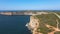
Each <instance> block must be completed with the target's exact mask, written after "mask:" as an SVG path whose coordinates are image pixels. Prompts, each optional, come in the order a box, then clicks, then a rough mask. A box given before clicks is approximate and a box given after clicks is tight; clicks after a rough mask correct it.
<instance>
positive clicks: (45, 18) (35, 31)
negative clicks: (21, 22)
mask: <svg viewBox="0 0 60 34" xmlns="http://www.w3.org/2000/svg"><path fill="white" fill-rule="evenodd" d="M59 24H60V15H59V14H58V13H51V12H50V13H48V12H44V13H40V14H39V15H32V16H31V17H30V22H29V23H28V24H26V26H27V27H28V29H29V30H31V32H32V34H60V25H59Z"/></svg>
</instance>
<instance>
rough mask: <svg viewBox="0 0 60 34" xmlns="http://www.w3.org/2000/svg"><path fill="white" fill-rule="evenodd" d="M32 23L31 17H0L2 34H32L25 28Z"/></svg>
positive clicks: (0, 32)
mask: <svg viewBox="0 0 60 34" xmlns="http://www.w3.org/2000/svg"><path fill="white" fill-rule="evenodd" d="M29 21H30V15H12V16H6V15H0V34H31V31H30V30H28V28H27V27H26V26H25V25H26V24H27V23H29Z"/></svg>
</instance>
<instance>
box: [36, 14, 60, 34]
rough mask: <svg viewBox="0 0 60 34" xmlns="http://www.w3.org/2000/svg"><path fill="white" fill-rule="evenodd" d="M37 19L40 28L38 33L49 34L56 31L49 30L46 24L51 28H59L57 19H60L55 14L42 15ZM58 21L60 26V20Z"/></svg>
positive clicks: (37, 16)
mask: <svg viewBox="0 0 60 34" xmlns="http://www.w3.org/2000/svg"><path fill="white" fill-rule="evenodd" d="M58 14H60V13H58ZM35 17H36V18H38V19H39V24H40V26H39V28H38V31H39V32H41V33H44V34H47V33H48V32H52V31H54V30H53V29H49V28H47V27H46V26H45V25H44V24H49V25H51V26H54V27H57V25H56V24H57V22H56V19H58V17H57V16H56V15H54V14H42V15H36V16H35ZM58 21H59V24H60V19H58ZM59 28H60V25H59Z"/></svg>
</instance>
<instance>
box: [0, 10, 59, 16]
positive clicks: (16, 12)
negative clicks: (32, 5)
mask: <svg viewBox="0 0 60 34" xmlns="http://www.w3.org/2000/svg"><path fill="white" fill-rule="evenodd" d="M39 12H60V10H5V11H4V10H0V14H1V15H36V14H39Z"/></svg>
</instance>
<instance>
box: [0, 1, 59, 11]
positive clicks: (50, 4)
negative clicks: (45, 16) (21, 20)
mask: <svg viewBox="0 0 60 34" xmlns="http://www.w3.org/2000/svg"><path fill="white" fill-rule="evenodd" d="M0 10H60V0H0Z"/></svg>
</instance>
